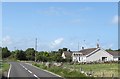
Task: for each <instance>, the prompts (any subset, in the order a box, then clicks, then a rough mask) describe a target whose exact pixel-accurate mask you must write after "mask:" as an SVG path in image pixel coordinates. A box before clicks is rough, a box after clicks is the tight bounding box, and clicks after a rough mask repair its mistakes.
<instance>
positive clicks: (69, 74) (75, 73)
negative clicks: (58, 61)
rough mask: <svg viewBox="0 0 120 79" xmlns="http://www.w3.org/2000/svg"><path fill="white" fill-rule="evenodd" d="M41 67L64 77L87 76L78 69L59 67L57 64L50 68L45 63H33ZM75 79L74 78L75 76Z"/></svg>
mask: <svg viewBox="0 0 120 79" xmlns="http://www.w3.org/2000/svg"><path fill="white" fill-rule="evenodd" d="M33 65H35V66H37V67H39V68H42V69H46V70H48V71H51V72H53V73H56V74H58V75H60V76H62V77H64V78H68V77H86V76H85V75H84V74H81V73H80V72H78V71H71V70H69V69H64V68H62V67H57V66H53V67H50V68H46V66H45V65H44V64H37V63H36V64H33ZM73 79H74V78H73Z"/></svg>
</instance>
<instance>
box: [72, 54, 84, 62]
mask: <svg viewBox="0 0 120 79" xmlns="http://www.w3.org/2000/svg"><path fill="white" fill-rule="evenodd" d="M72 60H73V61H75V62H86V56H74V53H73V54H72Z"/></svg>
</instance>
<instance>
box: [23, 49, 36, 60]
mask: <svg viewBox="0 0 120 79" xmlns="http://www.w3.org/2000/svg"><path fill="white" fill-rule="evenodd" d="M25 53H26V58H27V60H35V50H34V48H28V49H27V50H26V51H25Z"/></svg>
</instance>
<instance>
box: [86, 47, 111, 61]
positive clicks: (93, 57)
mask: <svg viewBox="0 0 120 79" xmlns="http://www.w3.org/2000/svg"><path fill="white" fill-rule="evenodd" d="M102 57H107V59H106V61H111V60H113V56H112V55H110V54H109V53H108V52H106V51H105V50H103V49H100V50H99V51H97V52H96V53H94V54H92V55H90V56H88V57H86V62H89V61H98V60H101V61H102Z"/></svg>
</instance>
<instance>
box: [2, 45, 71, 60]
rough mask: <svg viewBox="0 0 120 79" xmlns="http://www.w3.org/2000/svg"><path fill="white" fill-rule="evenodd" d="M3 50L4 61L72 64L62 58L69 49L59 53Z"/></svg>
mask: <svg viewBox="0 0 120 79" xmlns="http://www.w3.org/2000/svg"><path fill="white" fill-rule="evenodd" d="M0 50H2V59H6V58H9V59H11V58H14V59H16V60H25V61H35V59H36V61H43V62H48V61H49V62H52V61H55V62H71V61H72V60H71V58H66V59H63V58H62V57H61V55H62V52H63V51H70V50H67V48H63V49H59V50H58V51H51V52H47V51H35V50H34V48H28V49H26V50H25V51H23V50H14V51H10V50H9V49H8V48H7V47H0Z"/></svg>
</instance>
